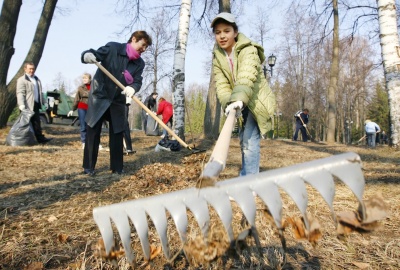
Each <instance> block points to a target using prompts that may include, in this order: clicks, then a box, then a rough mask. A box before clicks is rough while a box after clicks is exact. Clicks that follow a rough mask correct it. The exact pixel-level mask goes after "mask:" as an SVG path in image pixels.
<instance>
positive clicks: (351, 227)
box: [337, 211, 380, 235]
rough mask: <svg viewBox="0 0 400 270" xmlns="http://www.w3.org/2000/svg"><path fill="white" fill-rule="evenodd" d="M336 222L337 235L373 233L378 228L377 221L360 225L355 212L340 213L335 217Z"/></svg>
mask: <svg viewBox="0 0 400 270" xmlns="http://www.w3.org/2000/svg"><path fill="white" fill-rule="evenodd" d="M337 220H338V222H339V225H340V226H339V225H338V228H337V233H338V234H340V235H343V234H344V235H347V234H349V233H351V232H354V231H356V232H360V233H365V232H369V231H373V230H375V229H377V228H378V227H379V226H380V223H379V222H378V221H374V222H371V223H361V221H360V218H359V215H358V213H357V212H354V211H353V212H341V213H339V214H338V215H337Z"/></svg>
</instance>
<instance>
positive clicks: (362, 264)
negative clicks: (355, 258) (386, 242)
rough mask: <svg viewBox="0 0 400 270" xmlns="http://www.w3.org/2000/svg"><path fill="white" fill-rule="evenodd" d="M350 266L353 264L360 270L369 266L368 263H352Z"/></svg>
mask: <svg viewBox="0 0 400 270" xmlns="http://www.w3.org/2000/svg"><path fill="white" fill-rule="evenodd" d="M352 264H354V265H355V266H357V267H358V268H360V269H367V268H368V267H369V266H370V265H369V263H363V262H352Z"/></svg>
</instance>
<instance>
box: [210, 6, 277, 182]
mask: <svg viewBox="0 0 400 270" xmlns="http://www.w3.org/2000/svg"><path fill="white" fill-rule="evenodd" d="M211 27H212V28H213V33H214V35H215V41H216V43H217V44H216V46H215V48H214V51H213V54H214V57H213V72H214V75H215V85H216V89H217V96H218V99H219V101H220V102H221V105H222V108H223V109H224V110H225V114H226V115H228V113H229V111H230V110H233V109H236V110H241V117H242V118H243V119H241V120H242V121H240V123H241V124H240V125H239V139H240V146H241V151H242V168H241V171H240V175H241V176H243V175H247V174H256V173H259V163H260V138H261V137H264V136H265V135H266V133H267V132H268V131H269V130H271V129H272V127H273V113H274V111H275V96H274V94H273V93H272V91H271V89H270V88H269V86H268V83H267V80H266V79H265V77H264V74H263V71H262V63H263V62H264V60H265V55H264V49H263V48H262V47H261V46H260V45H258V44H256V43H254V42H252V41H251V40H250V39H248V38H247V37H246V36H245V35H243V34H242V33H239V30H238V27H237V25H236V20H235V17H234V16H233V15H232V14H231V13H227V12H223V13H220V14H218V15H217V16H216V17H215V19H214V20H213V21H212V23H211Z"/></svg>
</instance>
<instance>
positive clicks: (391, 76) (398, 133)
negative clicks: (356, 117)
mask: <svg viewBox="0 0 400 270" xmlns="http://www.w3.org/2000/svg"><path fill="white" fill-rule="evenodd" d="M376 2H377V6H378V16H379V31H380V40H381V49H382V59H383V68H384V73H385V83H386V89H387V92H388V98H389V107H390V133H391V134H390V141H391V145H392V146H394V147H398V146H399V143H400V73H399V69H400V57H399V53H400V50H399V36H398V33H397V18H396V5H395V0H377V1H376Z"/></svg>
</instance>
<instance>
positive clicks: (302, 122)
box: [293, 109, 308, 142]
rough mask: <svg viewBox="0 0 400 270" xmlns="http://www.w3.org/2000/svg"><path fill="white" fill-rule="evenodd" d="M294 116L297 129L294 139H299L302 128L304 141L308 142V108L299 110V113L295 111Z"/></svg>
mask: <svg viewBox="0 0 400 270" xmlns="http://www.w3.org/2000/svg"><path fill="white" fill-rule="evenodd" d="M294 118H295V120H296V130H295V132H294V134H293V141H297V138H298V135H299V130H300V131H301V137H302V139H303V142H307V141H308V136H307V130H306V128H307V124H308V109H303V111H298V112H297V113H295V115H294Z"/></svg>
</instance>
